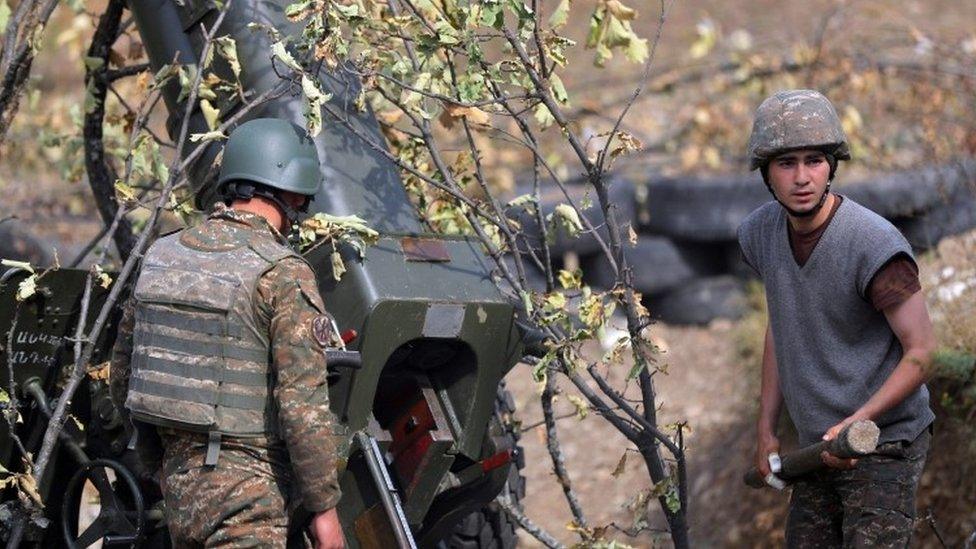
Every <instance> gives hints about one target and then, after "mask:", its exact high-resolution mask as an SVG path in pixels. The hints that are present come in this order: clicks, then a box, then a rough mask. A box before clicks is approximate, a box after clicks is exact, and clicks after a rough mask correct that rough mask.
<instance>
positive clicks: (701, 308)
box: [648, 275, 748, 324]
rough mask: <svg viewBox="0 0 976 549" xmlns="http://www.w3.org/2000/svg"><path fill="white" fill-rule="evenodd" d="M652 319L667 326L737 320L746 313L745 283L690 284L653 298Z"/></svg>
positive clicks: (723, 279)
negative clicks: (722, 319) (717, 319)
mask: <svg viewBox="0 0 976 549" xmlns="http://www.w3.org/2000/svg"><path fill="white" fill-rule="evenodd" d="M648 301H649V303H648V309H649V310H650V312H651V316H652V317H654V318H657V319H658V320H661V321H664V322H667V323H670V324H707V323H709V322H711V321H712V320H715V319H716V318H729V319H736V318H739V317H741V316H742V315H743V314H745V312H746V310H747V309H748V304H747V302H746V293H745V283H744V282H743V281H742V280H740V279H738V278H736V277H735V276H732V275H722V276H713V277H708V278H699V279H696V280H692V281H690V282H688V283H687V284H684V285H682V286H679V287H677V288H675V289H674V290H672V291H670V292H665V293H663V294H661V295H658V296H652V297H651V298H650V299H649V300H648Z"/></svg>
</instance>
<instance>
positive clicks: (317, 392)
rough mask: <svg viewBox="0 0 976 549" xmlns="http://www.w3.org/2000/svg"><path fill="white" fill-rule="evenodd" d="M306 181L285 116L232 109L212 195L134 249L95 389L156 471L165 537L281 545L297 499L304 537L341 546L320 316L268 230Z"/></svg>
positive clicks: (311, 165) (307, 192)
mask: <svg viewBox="0 0 976 549" xmlns="http://www.w3.org/2000/svg"><path fill="white" fill-rule="evenodd" d="M320 181H321V170H320V166H319V159H318V153H317V152H316V149H315V146H314V145H313V144H312V143H311V141H310V140H309V139H308V138H307V136H305V134H304V132H303V131H302V130H301V129H300V128H298V127H297V126H295V125H294V124H291V123H289V122H286V121H284V120H275V119H257V120H252V121H249V122H246V123H244V124H242V125H241V126H240V127H238V128H237V129H236V130H235V131H234V132H233V133H232V134H231V136H230V139H229V140H228V142H227V146H226V147H225V149H224V155H223V162H222V165H221V171H220V177H219V179H218V185H219V187H220V188H219V190H220V192H221V193H222V196H223V197H224V198H225V202H226V204H217V206H216V208H215V210H214V212H213V213H212V214H211V215H210V216H209V218H208V219H207V220H206V221H205V222H203V223H202V224H200V225H198V226H196V227H191V228H188V229H186V230H184V231H181V232H179V233H177V234H173V235H170V236H166V237H163V238H160V239H159V240H157V241H156V242H155V243H154V244H153V245H152V246H151V247H150V248H149V250H148V251H147V252H146V256H145V258H144V260H143V264H142V270H141V271H140V274H139V277H138V280H137V281H136V285H135V290H134V292H133V299H132V300H131V301H130V303H129V304H128V306H127V307H126V310H125V313H124V315H123V319H122V322H121V325H120V328H119V335H118V339H117V343H116V346H115V350H114V356H113V362H112V371H111V372H112V373H111V389H112V397H113V400H114V401H115V403H116V405H117V406H118V407H119V408H120V409H122V408H123V406H124V409H125V410H126V411H127V413H128V416H129V417H131V419H132V421H133V423H134V424H135V425H136V426H138V432H139V437H140V440H139V443H138V450H139V453H140V457H141V458H142V461H143V462H145V465H146V467H147V468H148V469H149V470H150V471H159V473H158V477H159V478H160V480H161V482H160V484H161V488H162V491H163V496H164V499H165V504H166V510H167V525H168V527H169V531H170V535H171V536H172V540H173V545H174V546H175V547H215V546H220V547H255V546H260V547H281V548H284V547H285V546H286V539H287V537H288V535H289V533H290V532H294V531H295V530H296V528H294V526H295V525H293V524H290V519H291V518H292V517H294V516H296V515H298V514H299V513H296V512H295V511H296V510H297V508H298V505H299V504H301V505H303V506H304V508H305V510H306V511H307V512H309V513H312V514H313V515H314V518H313V519H312V522H311V528H310V529H311V532H312V534H313V536H314V537H315V539H316V542H317V543H316V546H317V547H320V548H335V547H342V546H343V537H342V531H341V529H340V526H339V521H338V516H337V514H336V511H335V506H336V504H337V503H338V501H339V495H340V494H339V487H338V482H337V479H336V463H337V461H338V459H339V456H338V452H339V448H340V446H341V445H342V444H343V441H344V436H343V431H342V428H341V426H340V425H339V424H338V423H337V422H336V419H335V417H333V415H332V413H331V411H330V410H329V400H328V384H327V383H326V374H327V372H326V363H325V348H326V346H327V345H329V343H330V337H331V329H330V326H331V322H330V320H329V317H327V316H326V314H325V309H324V306H323V304H322V298H321V297H320V296H319V292H318V288H317V286H316V282H315V276H314V275H313V273H312V269H311V268H310V267H309V265H308V264H307V263H306V262H305V261H304V260H303V259H302V258H301V256H299V255H297V254H296V253H295V252H294V251H292V250H291V249H290V248H289V247H288V246H287V242H286V240H285V239H284V238H283V237H282V232H285V231H286V230H287V229H288V228H289V227H291V224H292V223H293V222H294V221H295V220H296V219H297V216H298V211H299V210H301V211H304V210H305V209H306V207H307V205H308V203H309V201H310V200H311V198H312V196H313V195H314V194H315V193H316V192H317V191H318V190H319V187H320ZM228 205H229V206H230V207H227V206H228ZM153 443H155V444H153ZM154 446H155V447H156V448H158V447H160V446H161V449H162V451H161V455H159V453H156V452H154V451H153V448H154ZM305 516H307V513H306V514H305ZM297 530H300V526H299V528H297Z"/></svg>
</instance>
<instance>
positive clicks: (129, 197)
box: [114, 179, 136, 204]
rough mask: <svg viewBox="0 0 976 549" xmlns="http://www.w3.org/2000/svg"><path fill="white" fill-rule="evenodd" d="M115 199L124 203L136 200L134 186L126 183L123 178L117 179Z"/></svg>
mask: <svg viewBox="0 0 976 549" xmlns="http://www.w3.org/2000/svg"><path fill="white" fill-rule="evenodd" d="M114 187H115V199H116V200H118V201H119V202H121V203H123V204H128V203H132V202H135V201H136V193H135V191H133V190H132V187H130V186H129V185H126V184H125V182H124V181H122V180H121V179H116V180H115V185H114Z"/></svg>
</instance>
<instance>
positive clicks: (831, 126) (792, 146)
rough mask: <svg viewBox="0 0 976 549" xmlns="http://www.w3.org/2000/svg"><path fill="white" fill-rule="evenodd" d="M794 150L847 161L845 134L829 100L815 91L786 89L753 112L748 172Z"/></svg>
mask: <svg viewBox="0 0 976 549" xmlns="http://www.w3.org/2000/svg"><path fill="white" fill-rule="evenodd" d="M797 149H818V150H822V151H823V152H825V153H827V154H831V155H833V157H834V158H835V159H836V160H850V158H851V152H850V147H849V146H848V143H847V135H845V134H844V128H843V127H842V126H841V123H840V118H839V117H838V116H837V111H836V110H834V106H833V105H831V103H830V100H829V99H827V98H826V97H824V96H823V94H821V93H820V92H818V91H815V90H786V91H780V92H776V93H775V94H773V95H771V96H769V97H767V98H766V100H765V101H763V102H762V104H760V105H759V108H758V109H756V117H755V122H753V125H752V136H750V137H749V169H750V170H755V169H756V168H759V167H761V166H763V165H764V164H765V163H766V162H768V161H769V160H770V159H772V158H773V157H774V156H776V155H778V154H781V153H784V152H787V151H790V150H797Z"/></svg>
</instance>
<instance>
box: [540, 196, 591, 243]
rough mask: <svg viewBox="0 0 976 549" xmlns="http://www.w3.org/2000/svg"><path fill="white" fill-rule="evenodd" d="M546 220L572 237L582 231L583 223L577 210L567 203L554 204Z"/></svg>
mask: <svg viewBox="0 0 976 549" xmlns="http://www.w3.org/2000/svg"><path fill="white" fill-rule="evenodd" d="M546 221H547V222H548V223H549V224H550V225H552V226H553V227H554V228H559V229H562V230H563V231H565V232H566V234H567V235H568V236H570V237H572V238H575V237H577V236H579V234H580V232H582V231H583V224H582V223H581V222H580V218H579V212H577V211H576V208H574V207H572V206H570V205H569V204H560V205H558V206H556V208H555V209H554V210H553V212H552V213H551V214H549V216H548V218H547V219H546Z"/></svg>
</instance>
